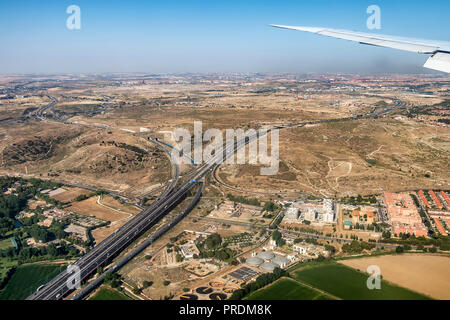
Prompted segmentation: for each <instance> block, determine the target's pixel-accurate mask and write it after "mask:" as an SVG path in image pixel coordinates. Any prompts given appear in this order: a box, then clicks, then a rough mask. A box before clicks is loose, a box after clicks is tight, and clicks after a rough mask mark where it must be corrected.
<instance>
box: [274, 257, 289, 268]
mask: <svg viewBox="0 0 450 320" xmlns="http://www.w3.org/2000/svg"><path fill="white" fill-rule="evenodd" d="M272 262H273V263H275V264H277V265H278V266H280V267H281V266H286V265H288V264H289V262H290V261H289V260H288V259H287V258H285V257H283V256H277V257H275V258H274V259H273V260H272Z"/></svg>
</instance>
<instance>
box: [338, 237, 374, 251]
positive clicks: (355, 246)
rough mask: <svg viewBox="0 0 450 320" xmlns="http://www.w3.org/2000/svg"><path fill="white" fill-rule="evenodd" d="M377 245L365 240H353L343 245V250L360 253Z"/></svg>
mask: <svg viewBox="0 0 450 320" xmlns="http://www.w3.org/2000/svg"><path fill="white" fill-rule="evenodd" d="M374 248H375V245H374V244H372V243H368V242H364V241H356V240H353V241H352V242H351V243H346V244H344V245H343V246H342V251H343V252H346V253H349V254H358V253H361V252H363V251H364V250H372V249H374Z"/></svg>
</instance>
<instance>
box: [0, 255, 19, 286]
mask: <svg viewBox="0 0 450 320" xmlns="http://www.w3.org/2000/svg"><path fill="white" fill-rule="evenodd" d="M15 266H17V260H10V259H8V258H0V282H1V281H2V280H3V277H4V276H5V275H6V273H7V272H8V270H9V269H10V268H12V267H15Z"/></svg>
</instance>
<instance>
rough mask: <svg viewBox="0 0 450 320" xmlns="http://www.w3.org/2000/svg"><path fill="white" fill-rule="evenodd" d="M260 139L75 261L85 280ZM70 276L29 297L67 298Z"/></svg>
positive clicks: (202, 169)
mask: <svg viewBox="0 0 450 320" xmlns="http://www.w3.org/2000/svg"><path fill="white" fill-rule="evenodd" d="M49 106H50V105H49ZM46 110H47V109H44V110H41V109H40V110H38V111H37V116H38V117H40V116H43V114H44V112H45V111H46ZM389 111H391V109H384V110H383V111H380V112H377V113H374V114H371V115H370V116H376V115H381V114H383V113H387V112H389ZM370 116H359V117H352V118H347V119H333V120H324V121H310V122H306V123H301V124H296V125H289V126H285V127H283V126H280V127H276V128H275V129H284V128H288V127H295V126H304V125H306V124H315V123H322V122H333V121H345V120H353V119H357V118H366V117H370ZM270 131H271V130H268V131H267V132H270ZM258 138H260V136H258V134H256V135H252V136H248V137H244V138H243V139H240V140H238V141H236V142H235V144H234V145H233V146H231V147H227V148H222V150H219V152H218V153H217V154H216V155H215V156H213V157H211V158H210V159H209V160H208V161H206V162H205V163H204V164H203V165H201V166H199V167H197V170H196V171H195V172H194V173H193V174H192V176H191V177H190V179H189V181H187V182H184V183H183V184H182V185H180V186H179V187H178V188H177V189H176V190H174V191H170V192H165V193H164V194H163V195H161V197H160V198H158V199H157V200H156V201H155V202H154V203H152V205H151V206H150V207H149V208H147V209H146V210H144V211H142V212H141V213H140V214H138V215H137V216H135V217H134V218H133V219H131V220H130V221H129V222H127V223H126V224H125V225H124V226H122V227H121V228H119V229H118V230H117V231H116V232H115V233H114V234H112V235H110V236H109V237H108V238H107V239H105V240H104V241H103V242H101V243H100V244H98V245H97V246H95V247H94V248H93V249H92V250H91V251H89V252H88V253H87V254H86V255H84V256H83V257H82V258H80V259H79V260H78V261H77V262H75V263H74V265H75V266H76V267H78V268H79V269H80V278H81V280H85V279H87V278H88V277H89V276H91V275H92V274H93V273H94V272H96V269H97V267H98V266H100V265H102V264H103V263H105V262H106V261H108V260H110V259H111V258H112V257H114V256H116V255H117V254H119V253H120V252H121V251H122V250H124V249H125V248H126V247H127V246H128V245H130V244H131V243H132V242H133V241H134V240H135V239H137V238H138V237H139V236H140V235H142V233H144V232H145V231H146V230H148V229H149V228H150V227H151V226H153V225H154V224H155V223H156V222H157V221H159V220H160V219H161V218H162V217H164V216H165V215H166V214H168V213H169V212H170V211H171V210H172V209H173V208H174V207H175V206H176V205H178V203H179V202H180V201H182V200H183V199H184V197H185V195H186V194H187V193H188V192H189V191H190V190H191V189H192V187H193V186H195V185H196V184H197V181H199V180H200V179H202V178H203V177H204V176H205V175H206V174H208V173H209V172H210V171H212V170H213V169H214V168H215V167H216V166H217V165H220V164H221V163H222V162H223V161H224V160H226V159H227V158H229V157H230V156H234V153H235V152H236V151H237V150H239V149H240V148H242V147H244V146H245V145H246V144H248V143H250V142H252V141H254V140H257V139H258ZM174 180H175V179H174ZM70 277H71V274H68V273H67V272H66V271H63V272H62V273H60V274H59V275H57V276H56V277H55V278H54V279H52V280H51V281H50V282H48V283H47V284H46V285H44V286H43V287H41V288H40V290H39V291H38V292H35V293H34V294H32V295H31V296H30V297H28V298H27V299H29V300H57V299H61V298H63V297H64V296H65V295H67V294H68V293H69V292H70V291H71V289H70V288H69V286H68V280H69V279H70Z"/></svg>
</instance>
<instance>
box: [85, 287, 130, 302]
mask: <svg viewBox="0 0 450 320" xmlns="http://www.w3.org/2000/svg"><path fill="white" fill-rule="evenodd" d="M89 300H132V299H131V298H129V297H127V296H126V295H124V294H123V293H121V292H119V291H117V290H113V289H109V288H101V289H100V290H99V291H98V292H97V293H96V294H95V295H94V296H93V297H92V298H90V299H89Z"/></svg>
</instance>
